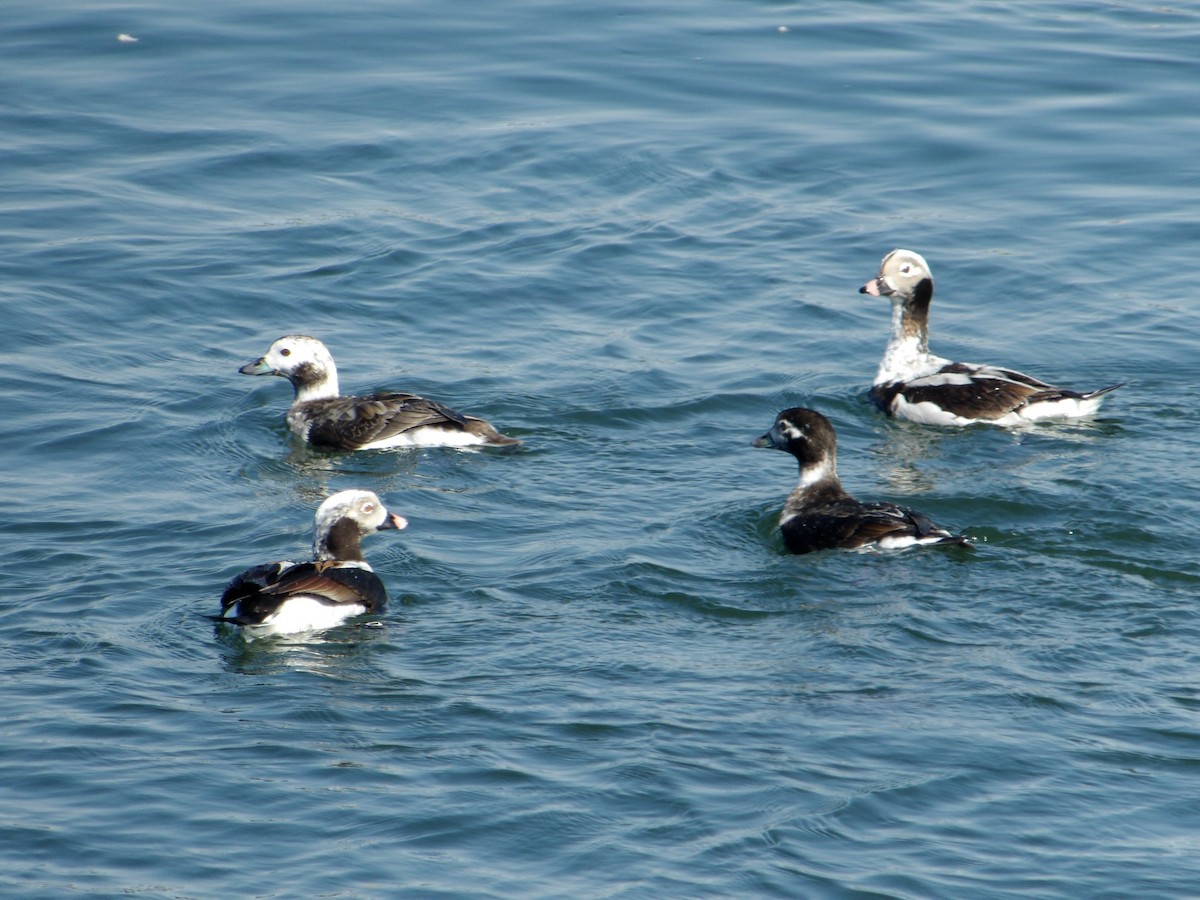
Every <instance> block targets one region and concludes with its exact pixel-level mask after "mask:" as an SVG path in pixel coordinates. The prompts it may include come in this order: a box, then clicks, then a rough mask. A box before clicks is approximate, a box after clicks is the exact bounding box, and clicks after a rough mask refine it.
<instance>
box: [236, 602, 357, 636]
mask: <svg viewBox="0 0 1200 900" xmlns="http://www.w3.org/2000/svg"><path fill="white" fill-rule="evenodd" d="M364 612H366V607H365V606H363V605H362V604H361V603H343V604H338V605H337V606H331V605H330V604H328V603H322V602H321V601H320V600H318V599H316V598H315V597H310V596H306V595H304V594H297V595H296V596H294V597H288V598H287V599H286V600H285V601H283V603H281V604H280V606H279V609H278V610H277V611H276V612H275V613H274V615H271V616H268V617H267V618H266V620H264V621H263V623H262V624H261V625H243V626H242V631H243V633H244V634H245V635H246V637H251V638H259V637H269V636H271V635H275V634H293V633H295V632H298V631H319V630H321V629H324V628H333V627H334V626H335V625H340V624H342V622H344V621H346V619H348V618H350V617H351V616H357V615H360V614H362V613H364Z"/></svg>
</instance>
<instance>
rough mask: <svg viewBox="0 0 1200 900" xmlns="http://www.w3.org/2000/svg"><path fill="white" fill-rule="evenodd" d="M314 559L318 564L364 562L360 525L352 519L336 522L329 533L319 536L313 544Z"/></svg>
mask: <svg viewBox="0 0 1200 900" xmlns="http://www.w3.org/2000/svg"><path fill="white" fill-rule="evenodd" d="M313 557H314V558H315V559H316V560H317V562H323V561H327V560H337V561H339V562H363V561H364V560H363V555H362V535H360V534H359V531H358V523H357V522H354V521H353V520H351V519H338V520H337V521H336V522H334V523H333V525H332V526H331V527H330V529H329V530H328V531H326V532H325V533H324V534H319V535H317V539H316V541H314V542H313Z"/></svg>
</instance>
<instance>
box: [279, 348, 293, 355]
mask: <svg viewBox="0 0 1200 900" xmlns="http://www.w3.org/2000/svg"><path fill="white" fill-rule="evenodd" d="M279 355H280V356H291V355H292V351H291V350H289V349H288V348H287V347H284V348H283V349H282V350H280V351H279Z"/></svg>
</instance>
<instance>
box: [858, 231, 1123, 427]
mask: <svg viewBox="0 0 1200 900" xmlns="http://www.w3.org/2000/svg"><path fill="white" fill-rule="evenodd" d="M859 293H862V294H869V295H871V296H875V297H888V298H890V299H891V302H892V335H891V338H890V339H889V340H888V345H887V348H886V350H885V351H884V354H883V359H882V361H881V362H880V364H879V369H878V371H877V372H876V374H875V382H874V385H873V386H872V388H871V392H870V396H871V399H872V401H873V402H874V403H875V404H876V405H877V406H878V407H879V408H880V409H881V410H883V411H884V412H885V413H887V414H888V415H890V416H895V417H897V418H902V419H909V420H910V421H913V422H918V423H920V424H923V425H948V426H961V425H973V424H976V423H989V424H992V425H1003V426H1009V425H1019V424H1022V423H1027V422H1034V421H1037V420H1039V419H1059V418H1078V417H1081V416H1088V415H1092V414H1094V413H1095V412H1096V411H1097V410H1098V409H1099V407H1100V404H1101V402H1103V399H1104V396H1105V395H1106V394H1108V393H1109V392H1111V391H1115V390H1116V389H1117V388H1119V387H1121V384H1112V385H1109V386H1107V387H1103V388H1099V389H1097V390H1093V391H1074V390H1070V389H1068V388H1061V387H1056V386H1055V385H1052V384H1049V383H1047V382H1045V381H1042V380H1040V379H1037V378H1034V377H1032V376H1030V375H1026V374H1024V373H1022V372H1017V371H1014V370H1012V369H1005V368H1001V367H999V366H989V365H980V364H976V363H963V362H952V361H951V360H948V359H944V358H942V357H940V356H936V355H934V354H933V353H930V352H929V306H930V302H931V301H932V299H933V276H932V275H931V274H930V272H929V265H928V264H927V263H926V262H925V259H924V257H922V256H921V255H920V254H918V253H914V252H912V251H911V250H893V251H892V252H891V253H889V254H888V255H887V256H885V257H884V258H883V263H882V264H881V266H880V270H879V275H877V276H876V277H875V278H873V279H872V280H870V281H868V282H867V283H866V284H865V285H863V286H862V287H861V288H859Z"/></svg>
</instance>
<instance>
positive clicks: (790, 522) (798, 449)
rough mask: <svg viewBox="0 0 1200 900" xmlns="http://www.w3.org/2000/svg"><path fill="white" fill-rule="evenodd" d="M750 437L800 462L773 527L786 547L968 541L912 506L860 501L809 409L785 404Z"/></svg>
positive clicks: (829, 437)
mask: <svg viewBox="0 0 1200 900" xmlns="http://www.w3.org/2000/svg"><path fill="white" fill-rule="evenodd" d="M752 443H753V445H754V446H755V447H770V448H773V449H776V450H786V451H787V452H789V453H791V454H792V455H793V456H795V457H796V459H797V461H798V462H799V464H800V483H799V484H798V485H796V488H795V489H794V490H793V491H792V493H791V494H790V495H789V496H788V498H787V501H786V502H785V503H784V506H783V511H782V512H781V513H780V516H779V530H780V532H781V533H782V535H783V541H784V544H785V545H786V547H787V549H788V550H789V551H790V552H791V553H812V552H814V551H817V550H833V549H842V550H869V549H879V550H896V549H903V548H905V547H914V546H918V545H922V544H956V545H960V546H961V545H966V544H968V543H969V542H968V541H967V539H966V538H965V537H962V536H961V535H955V534H951V533H950V532H949V531H947V530H946V529H944V528H941V527H939V526H938V525H935V524H934V523H933V521H932V520H931V519H930V518H929V517H928V516H926V515H924V514H923V513H919V512H917V511H916V510H912V509H909V508H907V507H904V506H898V505H896V504H894V503H886V502H877V503H863V502H862V501H860V500H857V499H855V498H854V497H852V496H851V495H850V494H848V493H847V492H846V490H845V489H844V488H843V487H842V484H841V481H840V479H839V478H838V476H837V436H836V433H835V432H834V430H833V425H832V424H830V422H829V420H828V419H826V418H825V417H824V416H823V415H821V414H820V413H818V412H816V411H815V410H811V409H805V408H803V407H794V408H792V409H785V410H784V411H783V412H781V413H780V414H779V415H778V416H777V417H776V419H775V424H774V425H773V426H772V427H771V430H770V431H768V432H767V433H766V434H764V435H762V437H759V438H757V439H755V440H754V441H753V442H752Z"/></svg>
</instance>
